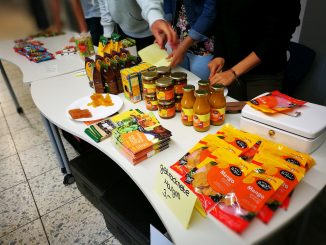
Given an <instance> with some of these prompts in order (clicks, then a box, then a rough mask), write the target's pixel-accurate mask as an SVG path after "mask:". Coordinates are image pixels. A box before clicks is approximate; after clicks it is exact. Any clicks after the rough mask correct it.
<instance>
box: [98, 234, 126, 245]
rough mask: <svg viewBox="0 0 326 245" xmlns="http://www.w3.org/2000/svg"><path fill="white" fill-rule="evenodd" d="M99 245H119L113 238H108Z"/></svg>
mask: <svg viewBox="0 0 326 245" xmlns="http://www.w3.org/2000/svg"><path fill="white" fill-rule="evenodd" d="M101 245H121V243H120V242H119V240H118V239H116V238H115V237H114V236H112V237H110V238H109V239H108V240H106V241H105V242H103V243H102V244H101Z"/></svg>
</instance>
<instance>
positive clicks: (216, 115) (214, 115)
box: [209, 84, 226, 126]
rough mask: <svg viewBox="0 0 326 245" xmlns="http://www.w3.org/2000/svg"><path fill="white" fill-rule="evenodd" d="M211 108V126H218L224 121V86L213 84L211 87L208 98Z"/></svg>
mask: <svg viewBox="0 0 326 245" xmlns="http://www.w3.org/2000/svg"><path fill="white" fill-rule="evenodd" d="M209 104H210V106H211V119H210V120H211V125H215V126H219V125H222V124H223V123H224V120H225V107H226V100H225V97H224V86H223V85H221V84H214V85H213V86H212V94H211V97H210V98H209Z"/></svg>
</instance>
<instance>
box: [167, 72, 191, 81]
mask: <svg viewBox="0 0 326 245" xmlns="http://www.w3.org/2000/svg"><path fill="white" fill-rule="evenodd" d="M171 78H172V79H174V80H177V81H178V80H184V79H187V73H184V72H180V71H176V72H172V73H171Z"/></svg>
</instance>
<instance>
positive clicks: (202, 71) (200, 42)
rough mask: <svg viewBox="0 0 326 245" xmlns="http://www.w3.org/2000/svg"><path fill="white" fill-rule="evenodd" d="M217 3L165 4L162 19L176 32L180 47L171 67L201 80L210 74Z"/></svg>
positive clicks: (174, 0)
mask: <svg viewBox="0 0 326 245" xmlns="http://www.w3.org/2000/svg"><path fill="white" fill-rule="evenodd" d="M216 3H217V1H216V0H203V1H198V0H164V12H165V18H166V19H167V20H168V21H170V22H171V23H172V24H173V26H174V28H175V29H176V30H177V33H178V35H179V38H180V41H181V43H180V44H179V45H178V47H177V48H176V49H174V50H173V51H172V52H171V53H170V55H169V58H170V57H171V58H172V60H171V66H172V67H174V66H176V65H178V64H180V65H181V66H182V67H184V68H185V69H187V70H189V71H191V72H192V73H194V74H195V75H197V76H198V77H200V78H201V79H203V80H207V79H208V77H209V74H210V71H209V69H208V67H207V65H208V63H209V62H210V61H211V60H212V59H213V49H214V38H213V30H212V27H213V25H214V24H215V18H216Z"/></svg>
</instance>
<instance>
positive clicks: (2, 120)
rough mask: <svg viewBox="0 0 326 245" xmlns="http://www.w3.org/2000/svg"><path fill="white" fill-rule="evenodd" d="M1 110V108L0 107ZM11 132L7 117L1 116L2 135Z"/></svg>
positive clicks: (0, 130) (0, 133)
mask: <svg viewBox="0 0 326 245" xmlns="http://www.w3.org/2000/svg"><path fill="white" fill-rule="evenodd" d="M0 110H1V108H0ZM7 134H10V132H9V128H8V126H7V122H6V119H5V118H4V117H1V116H0V137H1V136H4V135H7Z"/></svg>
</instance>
